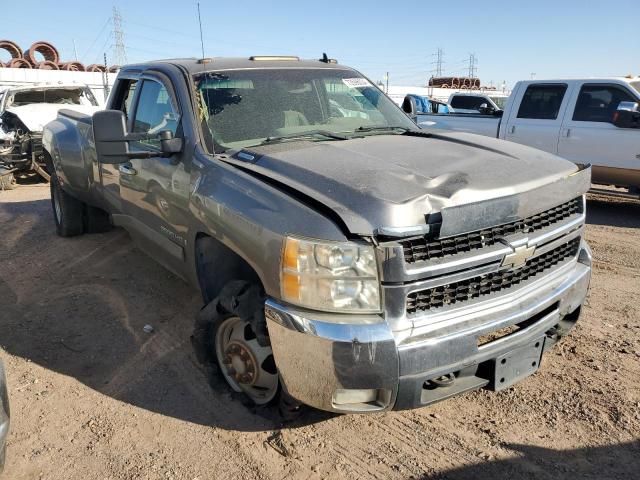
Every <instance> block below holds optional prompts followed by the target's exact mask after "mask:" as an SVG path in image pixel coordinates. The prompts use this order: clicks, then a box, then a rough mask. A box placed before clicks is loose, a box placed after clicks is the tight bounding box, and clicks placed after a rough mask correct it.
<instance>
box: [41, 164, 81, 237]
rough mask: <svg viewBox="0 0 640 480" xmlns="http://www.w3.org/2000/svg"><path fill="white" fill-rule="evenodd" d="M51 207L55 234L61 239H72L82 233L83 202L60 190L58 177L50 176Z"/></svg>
mask: <svg viewBox="0 0 640 480" xmlns="http://www.w3.org/2000/svg"><path fill="white" fill-rule="evenodd" d="M49 185H50V187H51V206H52V208H53V220H54V222H55V224H56V232H57V233H58V235H59V236H61V237H73V236H75V235H81V234H82V233H84V206H85V205H84V202H81V201H80V200H78V199H77V198H74V197H72V196H71V195H69V194H68V193H67V192H65V191H64V190H62V187H61V186H60V183H59V181H58V177H57V176H56V175H55V174H53V175H52V176H51V182H50V184H49Z"/></svg>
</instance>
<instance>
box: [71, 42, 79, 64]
mask: <svg viewBox="0 0 640 480" xmlns="http://www.w3.org/2000/svg"><path fill="white" fill-rule="evenodd" d="M72 41H73V56H74V57H76V62H77V61H78V49H77V48H76V39H75V38H74V39H72Z"/></svg>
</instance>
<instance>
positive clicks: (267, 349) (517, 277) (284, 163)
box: [43, 56, 591, 412]
mask: <svg viewBox="0 0 640 480" xmlns="http://www.w3.org/2000/svg"><path fill="white" fill-rule="evenodd" d="M43 144H44V150H45V155H46V156H47V159H48V161H49V162H51V166H50V168H51V171H52V172H54V173H53V176H52V182H51V192H52V205H53V211H54V218H55V223H56V228H57V231H58V233H59V234H60V235H62V236H70V235H79V234H82V233H85V232H99V231H104V230H106V229H108V228H110V227H111V226H112V225H116V226H121V227H124V228H125V229H126V230H127V231H128V232H129V233H130V235H131V236H132V238H133V239H134V240H135V241H136V242H137V243H138V244H139V246H140V248H141V249H142V250H143V251H145V252H147V253H148V254H149V255H151V256H152V257H154V258H155V259H157V260H158V261H159V262H161V263H162V264H163V265H165V266H166V267H167V268H169V269H170V270H171V271H173V272H175V273H176V274H177V275H178V276H180V277H182V278H184V279H185V280H187V281H188V282H190V283H192V284H193V285H194V286H195V287H197V288H198V289H199V290H200V291H201V293H202V296H203V299H204V302H205V307H204V308H203V309H202V311H201V312H200V314H199V315H198V319H197V320H196V326H195V330H194V340H195V343H196V345H197V346H198V348H199V349H200V348H202V349H203V350H204V352H205V353H206V354H207V358H208V359H209V360H210V361H212V362H217V364H218V365H219V372H220V373H221V375H222V376H223V377H224V378H225V379H226V381H227V382H228V384H229V385H230V386H231V388H232V389H234V390H235V391H237V392H241V393H244V394H246V395H247V396H248V397H249V398H250V399H251V400H252V401H253V402H255V403H256V404H267V403H269V402H271V401H273V400H275V399H276V398H282V397H286V398H288V399H293V400H295V401H298V402H301V403H304V404H308V405H311V406H314V407H316V408H319V409H324V410H329V411H334V412H373V411H380V410H389V409H406V408H415V407H419V406H423V405H428V404H431V403H433V402H436V401H439V400H443V399H445V398H448V397H451V396H453V395H456V394H459V393H462V392H465V391H468V390H472V389H476V388H481V387H486V388H490V389H494V390H501V389H504V388H507V387H509V386H511V385H512V384H514V383H515V382H517V381H519V380H521V379H523V378H524V377H526V376H527V375H529V374H532V373H533V372H535V371H536V369H537V368H538V366H539V365H540V362H541V360H542V356H543V352H544V351H546V350H547V349H549V348H551V346H553V344H554V343H556V342H557V341H558V340H559V339H560V338H561V337H562V336H564V335H565V334H566V333H567V332H568V331H569V330H570V329H571V328H572V327H573V325H574V324H575V323H576V321H577V320H578V317H579V315H580V309H581V305H582V303H583V301H584V299H585V295H586V294H587V289H588V286H589V279H590V273H591V254H590V250H589V247H588V246H587V244H586V243H585V240H584V221H585V197H584V194H585V192H586V191H587V189H588V188H589V185H590V170H589V168H588V167H586V168H584V167H578V166H576V165H575V164H573V163H571V162H568V161H565V160H562V159H560V158H558V157H555V156H553V155H550V154H547V153H544V152H541V151H538V150H534V149H532V148H529V147H526V146H522V145H516V144H513V143H508V142H504V141H501V140H496V139H489V138H484V137H479V136H475V135H468V134H464V133H454V132H450V133H448V132H443V131H438V132H435V131H434V132H430V131H426V130H421V129H418V128H417V127H416V125H415V124H414V123H413V122H412V121H411V120H410V119H409V118H408V117H407V115H405V113H404V112H403V111H402V110H401V109H400V108H399V107H398V106H396V105H395V104H394V103H393V102H392V101H391V100H390V99H389V98H388V97H386V96H385V95H384V93H383V92H382V91H381V90H380V89H379V88H377V87H376V86H375V85H374V84H372V83H371V82H370V81H369V80H367V79H366V78H365V77H363V76H362V75H361V74H360V73H358V72H357V71H355V70H353V69H351V68H348V67H345V66H342V65H339V64H337V63H336V62H335V61H333V60H330V59H328V58H326V56H325V57H323V58H322V59H321V60H304V61H302V60H299V59H298V58H297V57H251V58H245V59H223V58H214V59H201V60H195V59H187V60H167V61H156V62H151V63H145V64H138V65H129V66H126V67H124V68H123V69H122V70H121V72H120V73H119V76H118V78H117V81H116V83H115V85H114V88H113V91H112V94H111V97H110V99H109V101H108V106H107V110H104V111H100V112H96V113H94V114H93V115H92V116H85V115H82V114H78V113H75V112H71V111H64V110H63V111H61V112H60V113H59V115H58V118H57V119H56V120H55V121H53V122H51V123H49V124H48V125H46V127H45V129H44V137H43ZM554 361H559V360H558V359H557V358H556V359H555V360H554Z"/></svg>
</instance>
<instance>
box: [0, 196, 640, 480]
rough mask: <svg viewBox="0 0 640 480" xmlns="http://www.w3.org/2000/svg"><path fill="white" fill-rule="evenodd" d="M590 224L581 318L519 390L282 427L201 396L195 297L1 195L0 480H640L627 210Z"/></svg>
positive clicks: (608, 207) (639, 339)
mask: <svg viewBox="0 0 640 480" xmlns="http://www.w3.org/2000/svg"><path fill="white" fill-rule="evenodd" d="M588 208H589V213H588V223H589V225H588V227H587V238H588V240H589V241H590V243H591V246H592V248H593V251H594V256H595V265H594V272H593V280H592V283H591V292H590V295H589V299H588V303H587V305H586V308H585V309H584V314H583V317H582V319H581V320H580V322H579V323H578V326H577V327H576V329H575V330H574V331H573V333H572V335H570V336H569V337H568V338H567V339H565V340H564V341H563V342H562V343H561V344H560V345H558V346H556V348H555V349H554V350H553V351H551V352H549V354H547V356H546V357H545V359H544V361H543V363H542V367H541V370H540V371H539V372H538V373H536V374H535V375H534V376H532V377H530V378H529V379H527V380H525V381H524V382H523V383H520V384H518V385H516V386H515V387H512V388H511V389H508V390H506V391H504V392H501V393H490V392H486V391H479V392H473V393H469V394H466V395H464V396H461V397H458V398H455V399H453V400H449V401H446V402H443V403H439V404H437V405H435V406H432V407H429V408H422V409H419V410H415V411H408V412H393V413H385V414H376V415H370V416H357V415H349V416H338V415H330V414H325V413H322V412H317V411H308V412H306V414H305V415H304V416H303V418H302V419H301V420H299V421H297V422H296V423H295V424H293V425H284V426H283V425H281V424H280V423H279V421H278V417H277V416H276V414H275V412H274V411H273V410H271V409H268V408H263V409H257V410H252V409H249V408H247V407H246V406H244V405H243V404H241V403H239V402H237V401H233V400H232V398H231V394H230V391H229V390H228V389H227V388H226V386H225V385H224V384H223V383H221V382H218V383H217V384H214V386H213V387H212V386H211V385H210V384H209V383H208V381H207V378H206V373H205V371H204V370H203V368H202V367H201V366H200V365H199V364H198V362H197V360H196V358H195V354H194V352H193V350H192V346H191V343H190V339H189V336H190V333H191V329H192V322H193V319H194V315H195V313H196V312H197V311H198V309H199V308H200V306H201V305H200V298H199V297H198V294H197V293H196V292H194V291H192V290H191V289H190V288H189V287H188V286H186V285H185V284H184V283H182V282H181V281H180V280H178V279H177V278H175V277H174V276H173V275H172V274H170V273H168V272H167V271H165V270H164V269H163V268H162V267H160V266H158V265H157V264H156V263H154V262H153V261H152V260H151V259H149V258H147V257H146V256H145V255H144V254H142V253H141V252H139V251H137V250H136V249H135V248H134V246H133V245H132V243H131V241H130V239H129V237H128V236H127V234H126V233H125V232H124V231H121V230H114V231H112V232H110V233H107V234H100V235H86V236H82V237H78V238H73V239H61V238H58V237H56V235H55V233H54V226H53V220H52V217H51V211H50V210H51V207H50V203H49V191H48V187H47V186H46V185H29V186H21V187H19V188H18V189H17V190H14V191H10V192H0V345H1V346H2V351H1V352H0V355H1V356H2V358H3V359H4V361H5V364H6V368H7V372H8V381H9V388H10V397H11V412H12V425H11V433H10V436H9V440H8V457H7V458H8V460H7V466H6V470H5V474H4V477H3V478H7V479H11V480H20V479H40V478H42V479H64V480H71V479H82V480H93V479H96V480H97V479H100V480H102V479H187V480H195V479H199V480H205V479H214V478H216V479H217V478H221V479H222V478H233V479H253V478H259V479H274V480H282V479H292V478H313V479H320V478H351V479H359V478H376V479H396V478H397V479H400V478H403V479H404V478H443V479H444V478H446V479H478V478H490V479H492V480H495V479H501V478H509V479H514V480H515V479H527V478H536V479H578V478H580V479H582V478H593V479H609V478H621V479H624V480H631V479H636V478H640V314H639V313H638V310H639V309H640V202H633V201H622V200H606V199H603V198H597V197H591V198H590V200H589V204H588ZM146 324H151V325H153V327H154V329H155V331H154V332H153V333H151V334H148V333H145V332H144V331H143V327H144V326H145V325H146Z"/></svg>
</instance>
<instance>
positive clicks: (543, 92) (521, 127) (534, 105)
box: [503, 82, 571, 153]
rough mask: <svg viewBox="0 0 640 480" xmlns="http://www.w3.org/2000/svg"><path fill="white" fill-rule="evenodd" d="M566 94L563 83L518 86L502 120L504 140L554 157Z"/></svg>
mask: <svg viewBox="0 0 640 480" xmlns="http://www.w3.org/2000/svg"><path fill="white" fill-rule="evenodd" d="M570 93H571V88H570V85H569V84H567V83H563V82H558V83H529V84H523V85H521V87H520V89H519V90H518V92H516V93H515V95H516V96H515V98H514V99H513V102H512V105H513V107H514V108H512V109H511V111H510V112H509V118H508V119H506V122H507V123H506V126H505V127H504V130H503V131H504V132H505V134H504V139H505V140H509V141H512V142H516V143H522V144H523V145H529V146H531V147H534V148H539V149H540V150H544V151H546V152H550V153H557V151H558V136H559V135H560V128H561V127H562V119H563V117H564V112H565V111H566V109H567V105H568V103H569V97H570ZM503 121H505V120H503Z"/></svg>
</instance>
